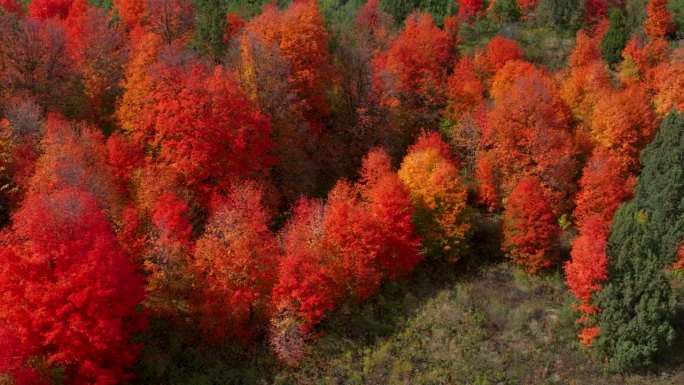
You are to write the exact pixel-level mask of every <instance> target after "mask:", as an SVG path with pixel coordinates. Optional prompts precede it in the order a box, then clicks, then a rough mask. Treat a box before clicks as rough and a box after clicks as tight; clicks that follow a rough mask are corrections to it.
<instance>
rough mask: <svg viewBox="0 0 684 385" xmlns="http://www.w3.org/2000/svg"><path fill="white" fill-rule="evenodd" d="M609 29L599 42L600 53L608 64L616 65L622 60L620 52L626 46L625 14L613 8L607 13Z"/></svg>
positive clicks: (627, 35) (627, 37) (627, 36)
mask: <svg viewBox="0 0 684 385" xmlns="http://www.w3.org/2000/svg"><path fill="white" fill-rule="evenodd" d="M608 20H609V22H610V27H609V28H608V32H606V35H605V36H604V37H603V41H602V42H601V53H602V54H603V59H604V60H605V61H606V62H607V63H608V64H611V65H612V64H617V63H618V62H619V61H620V59H621V58H622V51H623V50H624V49H625V45H627V40H628V39H629V34H628V32H627V28H626V24H625V13H624V11H622V10H621V9H619V8H613V9H611V10H610V12H609V13H608Z"/></svg>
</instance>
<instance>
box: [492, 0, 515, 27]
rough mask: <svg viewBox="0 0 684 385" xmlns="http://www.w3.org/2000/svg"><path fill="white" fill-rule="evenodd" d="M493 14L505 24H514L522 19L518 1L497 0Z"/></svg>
mask: <svg viewBox="0 0 684 385" xmlns="http://www.w3.org/2000/svg"><path fill="white" fill-rule="evenodd" d="M492 13H493V14H494V15H495V16H496V17H497V18H498V19H499V20H500V21H501V22H503V23H506V24H507V23H513V22H515V21H518V19H519V18H520V16H521V14H520V7H518V2H517V0H496V2H495V3H494V7H493V8H492Z"/></svg>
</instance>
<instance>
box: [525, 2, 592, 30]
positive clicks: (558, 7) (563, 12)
mask: <svg viewBox="0 0 684 385" xmlns="http://www.w3.org/2000/svg"><path fill="white" fill-rule="evenodd" d="M584 8H585V4H584V1H583V0H540V2H539V6H538V7H537V10H536V13H537V17H538V19H539V20H541V21H542V22H543V23H545V24H547V25H548V26H550V27H551V28H554V29H557V30H561V31H564V32H568V33H572V34H574V33H575V32H576V31H577V30H579V29H580V28H581V27H582V22H583V21H584Z"/></svg>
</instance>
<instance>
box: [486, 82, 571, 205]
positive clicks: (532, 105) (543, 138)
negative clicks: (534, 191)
mask: <svg viewBox="0 0 684 385" xmlns="http://www.w3.org/2000/svg"><path fill="white" fill-rule="evenodd" d="M573 156H574V149H573V143H572V137H571V134H570V130H569V114H568V111H567V107H566V106H565V105H564V103H563V102H562V101H561V100H560V98H559V96H558V91H557V89H556V86H555V84H554V83H553V81H552V80H551V79H549V78H548V77H547V76H546V75H545V74H543V73H541V72H540V71H533V72H531V73H528V74H525V75H523V76H521V77H520V78H519V79H518V80H516V81H515V83H514V84H513V86H512V87H511V89H510V91H509V92H508V93H506V94H505V95H504V96H503V98H502V99H501V100H499V101H498V102H497V103H496V104H495V106H494V109H493V110H491V111H490V112H489V114H488V116H487V123H486V124H485V125H484V127H483V133H482V139H481V151H480V152H479V153H478V159H477V163H478V165H477V177H478V179H479V180H480V183H481V192H484V193H486V194H487V195H485V196H481V197H480V198H481V200H482V201H483V202H484V203H486V204H487V205H488V206H489V207H490V209H495V208H498V207H499V205H500V201H501V199H502V198H505V197H506V196H507V195H508V194H509V193H510V192H511V191H512V189H513V188H514V187H515V186H516V185H517V184H518V181H519V180H520V179H521V178H522V177H523V176H525V175H529V174H532V175H537V176H538V177H539V178H540V179H541V180H542V181H543V184H544V186H545V187H546V188H547V189H548V193H549V197H550V199H551V203H552V206H553V207H554V210H555V212H556V213H557V214H558V215H560V213H561V212H562V211H563V210H565V209H567V206H568V203H569V202H568V198H569V194H571V193H572V190H573V179H574V175H575V172H576V170H575V167H576V166H575V161H574V159H573ZM482 162H485V163H484V164H482ZM493 193H496V194H497V197H496V199H494V197H493V196H492V194H493Z"/></svg>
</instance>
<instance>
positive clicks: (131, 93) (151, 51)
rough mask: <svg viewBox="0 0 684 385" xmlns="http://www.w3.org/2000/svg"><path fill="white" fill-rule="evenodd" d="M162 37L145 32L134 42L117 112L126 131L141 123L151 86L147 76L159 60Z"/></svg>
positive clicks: (134, 129) (135, 129) (136, 127)
mask: <svg viewBox="0 0 684 385" xmlns="http://www.w3.org/2000/svg"><path fill="white" fill-rule="evenodd" d="M162 44H163V43H162V39H161V37H160V36H159V35H157V34H154V33H145V34H143V35H142V36H140V37H139V38H138V39H136V40H135V41H134V42H133V45H132V47H131V55H130V60H129V61H128V64H127V65H126V76H125V79H124V81H123V84H122V85H123V88H124V93H123V95H122V97H121V98H120V99H119V102H118V105H117V109H116V112H115V115H116V118H117V120H118V122H119V124H120V125H121V128H123V130H124V131H128V132H131V133H132V132H135V131H137V130H138V125H139V124H140V117H141V115H142V113H143V110H144V109H145V108H146V107H145V100H146V98H147V97H148V93H149V88H148V86H147V84H146V78H147V77H148V74H149V73H150V67H152V65H154V64H155V63H156V62H157V55H158V54H159V51H160V50H161V47H162Z"/></svg>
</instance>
